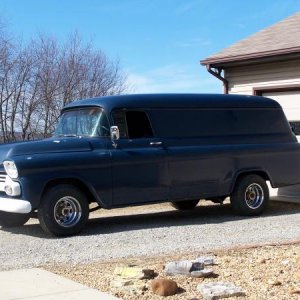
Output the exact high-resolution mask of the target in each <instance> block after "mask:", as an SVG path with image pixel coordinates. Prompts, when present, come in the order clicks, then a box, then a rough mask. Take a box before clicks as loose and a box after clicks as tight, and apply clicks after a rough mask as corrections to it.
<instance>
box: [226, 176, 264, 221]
mask: <svg viewBox="0 0 300 300" xmlns="http://www.w3.org/2000/svg"><path fill="white" fill-rule="evenodd" d="M230 202H231V205H232V207H233V210H234V211H235V212H236V213H237V214H238V215H243V216H257V215H260V214H261V213H262V212H263V211H264V210H265V208H266V207H267V205H268V202H269V189H268V186H267V184H266V181H265V180H264V179H263V178H262V177H260V176H258V175H246V176H244V177H241V178H240V179H238V180H237V182H236V185H235V188H234V191H233V193H232V195H231V197H230Z"/></svg>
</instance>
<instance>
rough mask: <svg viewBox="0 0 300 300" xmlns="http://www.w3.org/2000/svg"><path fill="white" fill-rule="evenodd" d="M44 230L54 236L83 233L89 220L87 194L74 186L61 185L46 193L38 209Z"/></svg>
mask: <svg viewBox="0 0 300 300" xmlns="http://www.w3.org/2000/svg"><path fill="white" fill-rule="evenodd" d="M38 218H39V221H40V224H41V227H42V228H43V230H44V231H45V232H46V233H47V234H49V235H52V236H69V235H73V234H76V233H78V232H80V231H81V229H82V228H83V227H84V226H85V224H86V222H87V220H88V218H89V205H88V201H87V199H86V196H85V194H84V193H83V192H82V191H81V190H79V189H77V188H76V187H75V186H73V185H69V184H61V185H58V186H54V187H52V188H51V189H49V190H48V191H46V193H45V195H44V197H43V199H42V202H41V205H40V207H39V209H38Z"/></svg>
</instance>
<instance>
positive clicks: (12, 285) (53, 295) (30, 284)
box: [0, 268, 118, 300]
mask: <svg viewBox="0 0 300 300" xmlns="http://www.w3.org/2000/svg"><path fill="white" fill-rule="evenodd" d="M22 299H34V300H54V299H56V300H60V299H64V300H82V299H89V300H96V299H97V300H99V299H101V300H117V299H118V298H116V297H114V296H112V295H108V294H105V293H102V292H100V291H98V290H95V289H92V288H89V287H87V286H84V285H82V284H80V283H77V282H74V281H72V280H69V279H66V278H64V277H62V276H59V275H56V274H53V273H51V272H48V271H45V270H42V269H37V268H33V269H22V270H13V271H4V272H0V300H22Z"/></svg>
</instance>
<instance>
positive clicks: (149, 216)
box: [81, 202, 300, 235]
mask: <svg viewBox="0 0 300 300" xmlns="http://www.w3.org/2000/svg"><path fill="white" fill-rule="evenodd" d="M293 214H300V204H293V203H281V202H272V203H270V205H269V207H268V209H267V211H266V212H265V213H264V214H263V215H262V216H259V217H244V216H236V215H234V213H233V211H232V209H231V206H230V205H229V204H225V205H209V206H201V205H200V206H197V207H196V208H194V209H193V210H186V211H178V210H174V209H173V208H171V207H170V210H167V209H165V210H163V211H159V212H152V213H146V212H145V213H142V214H141V213H139V214H134V208H133V209H132V215H125V216H111V217H101V216H100V215H99V217H98V216H97V218H92V219H90V220H89V222H88V224H87V226H86V228H85V229H84V230H83V232H82V233H81V235H94V234H110V233H116V232H123V231H132V230H140V229H149V228H162V227H172V226H188V225H193V224H194V225H201V224H218V223H225V222H232V221H237V220H245V219H254V218H268V217H274V216H282V215H293Z"/></svg>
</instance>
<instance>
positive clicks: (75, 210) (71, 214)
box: [54, 196, 82, 227]
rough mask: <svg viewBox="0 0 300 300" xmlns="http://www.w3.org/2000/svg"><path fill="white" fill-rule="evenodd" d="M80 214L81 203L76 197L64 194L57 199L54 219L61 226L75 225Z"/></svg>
mask: <svg viewBox="0 0 300 300" xmlns="http://www.w3.org/2000/svg"><path fill="white" fill-rule="evenodd" d="M81 215H82V210H81V205H80V203H79V202H78V201H77V199H76V198H73V197H71V196H66V197H63V198H61V199H59V200H58V201H57V203H56V205H55V207H54V219H55V221H56V222H57V224H58V225H60V226H62V227H72V226H74V225H76V224H77V223H78V222H79V220H80V218H81Z"/></svg>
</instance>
